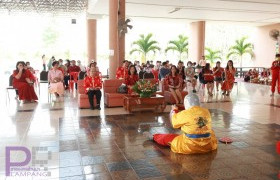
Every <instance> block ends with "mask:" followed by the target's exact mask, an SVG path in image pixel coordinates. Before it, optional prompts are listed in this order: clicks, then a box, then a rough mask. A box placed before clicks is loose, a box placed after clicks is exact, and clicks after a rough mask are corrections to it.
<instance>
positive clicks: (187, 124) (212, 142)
mask: <svg viewBox="0 0 280 180" xmlns="http://www.w3.org/2000/svg"><path fill="white" fill-rule="evenodd" d="M172 125H173V127H174V128H181V131H182V132H183V134H181V135H179V136H177V137H176V138H175V139H173V141H172V142H171V150H172V151H173V152H175V153H182V154H194V153H205V152H209V151H212V150H215V149H217V139H216V136H215V133H214V131H213V130H212V126H211V115H210V112H209V110H208V109H205V108H202V107H199V106H193V107H191V108H190V109H188V110H183V111H181V112H179V113H177V114H174V115H173V116H172Z"/></svg>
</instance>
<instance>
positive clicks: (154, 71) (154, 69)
mask: <svg viewBox="0 0 280 180" xmlns="http://www.w3.org/2000/svg"><path fill="white" fill-rule="evenodd" d="M159 68H160V65H158V62H157V64H156V65H155V66H154V68H153V69H152V73H153V75H154V78H155V79H156V81H157V82H158V78H159Z"/></svg>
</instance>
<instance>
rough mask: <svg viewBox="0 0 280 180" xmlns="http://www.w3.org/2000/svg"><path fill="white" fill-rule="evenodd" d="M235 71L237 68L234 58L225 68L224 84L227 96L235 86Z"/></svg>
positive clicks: (224, 92)
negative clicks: (234, 65)
mask: <svg viewBox="0 0 280 180" xmlns="http://www.w3.org/2000/svg"><path fill="white" fill-rule="evenodd" d="M235 72H236V69H235V68H234V67H233V62H232V60H229V61H228V63H227V67H226V69H225V81H224V83H223V85H222V90H223V95H225V94H226V95H227V96H229V94H230V92H231V90H232V88H233V84H234V80H235V78H234V76H235Z"/></svg>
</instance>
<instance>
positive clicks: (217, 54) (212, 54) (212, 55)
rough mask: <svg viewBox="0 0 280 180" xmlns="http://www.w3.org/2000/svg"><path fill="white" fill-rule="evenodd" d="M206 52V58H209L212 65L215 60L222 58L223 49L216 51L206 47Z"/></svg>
mask: <svg viewBox="0 0 280 180" xmlns="http://www.w3.org/2000/svg"><path fill="white" fill-rule="evenodd" d="M205 50H206V54H205V59H206V60H209V61H210V63H211V65H213V64H214V63H215V60H221V59H222V58H221V51H215V50H212V49H211V48H207V47H206V48H205Z"/></svg>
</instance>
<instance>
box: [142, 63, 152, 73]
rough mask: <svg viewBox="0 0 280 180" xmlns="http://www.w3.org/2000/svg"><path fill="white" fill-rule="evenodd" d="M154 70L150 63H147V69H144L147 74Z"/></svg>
mask: <svg viewBox="0 0 280 180" xmlns="http://www.w3.org/2000/svg"><path fill="white" fill-rule="evenodd" d="M152 70H153V66H152V65H151V64H150V62H149V61H147V63H146V67H145V68H144V71H145V72H146V73H152Z"/></svg>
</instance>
